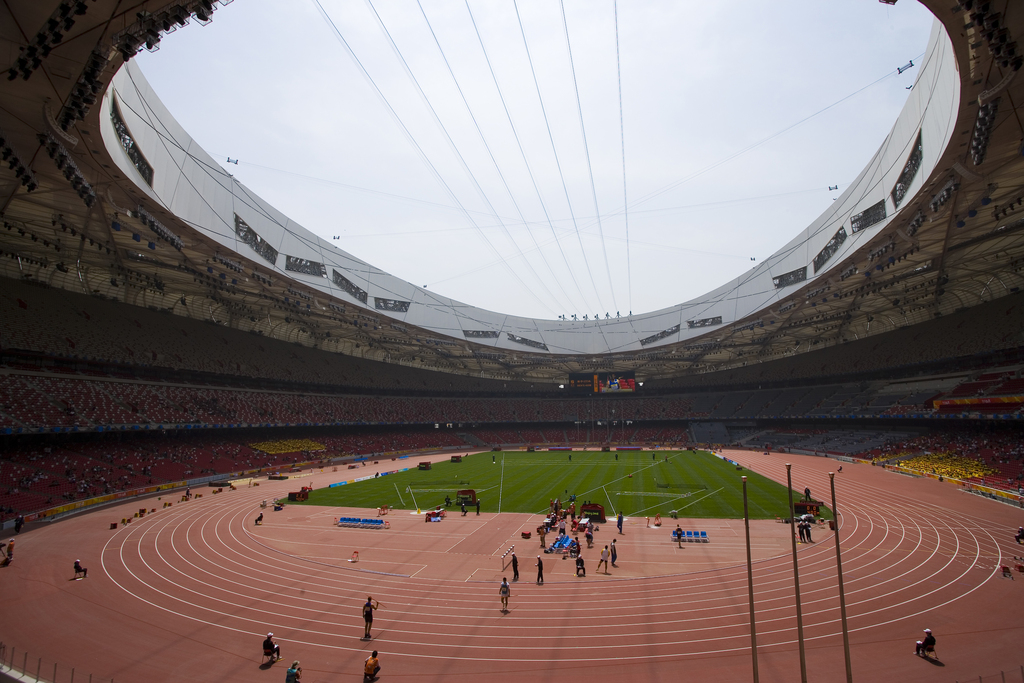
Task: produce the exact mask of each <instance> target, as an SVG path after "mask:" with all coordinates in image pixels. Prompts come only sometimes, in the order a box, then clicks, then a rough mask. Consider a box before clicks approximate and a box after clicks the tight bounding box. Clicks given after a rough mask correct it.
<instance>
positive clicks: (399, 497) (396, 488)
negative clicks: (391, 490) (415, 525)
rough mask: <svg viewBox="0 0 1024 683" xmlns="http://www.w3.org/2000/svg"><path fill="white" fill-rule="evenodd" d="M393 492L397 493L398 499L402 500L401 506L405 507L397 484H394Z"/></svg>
mask: <svg viewBox="0 0 1024 683" xmlns="http://www.w3.org/2000/svg"><path fill="white" fill-rule="evenodd" d="M394 486H395V493H397V494H398V500H401V501H402V507H405V501H404V500H402V492H401V491H399V490H398V484H395V485H394Z"/></svg>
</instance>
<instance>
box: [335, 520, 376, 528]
mask: <svg viewBox="0 0 1024 683" xmlns="http://www.w3.org/2000/svg"><path fill="white" fill-rule="evenodd" d="M338 526H347V527H358V528H360V529H383V528H384V520H383V519H359V518H358V517H339V518H338Z"/></svg>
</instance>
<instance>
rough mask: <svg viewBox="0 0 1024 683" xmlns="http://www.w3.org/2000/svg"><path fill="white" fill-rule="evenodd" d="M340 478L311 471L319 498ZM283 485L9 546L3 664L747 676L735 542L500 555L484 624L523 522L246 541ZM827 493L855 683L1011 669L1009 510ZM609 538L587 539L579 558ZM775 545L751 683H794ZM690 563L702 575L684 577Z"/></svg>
mask: <svg viewBox="0 0 1024 683" xmlns="http://www.w3.org/2000/svg"><path fill="white" fill-rule="evenodd" d="M730 457H732V458H733V459H736V460H738V461H740V462H741V463H743V464H744V465H746V466H747V467H749V468H751V469H754V470H756V471H758V472H760V473H763V474H765V475H767V476H769V477H772V478H775V479H777V480H779V481H784V480H785V467H784V462H786V461H787V460H788V461H791V462H793V463H794V467H793V470H794V487H795V488H797V489H798V490H799V489H802V488H803V487H804V486H809V487H810V488H811V490H812V491H813V492H814V493H815V495H816V496H817V497H819V498H820V497H822V495H823V494H826V495H827V491H828V476H827V472H828V470H829V469H831V468H834V467H835V465H836V463H835V462H834V461H829V460H825V459H821V458H813V457H803V456H792V455H787V456H780V455H775V454H772V455H761V454H754V453H748V452H742V453H733V454H731V455H730ZM368 469H369V468H368ZM361 473H362V472H361ZM737 474H739V473H737ZM338 476H339V475H338V474H329V473H328V474H322V475H316V476H315V477H314V478H313V480H312V481H313V482H314V485H316V486H323V485H326V484H327V483H328V482H330V481H333V480H334V479H336V478H338ZM305 481H308V480H305ZM289 486H290V487H291V488H294V487H295V483H294V482H292V483H291V484H290V485H289V484H288V483H287V482H263V483H262V484H261V486H260V487H259V488H240V489H239V490H237V491H233V492H225V493H224V494H222V495H219V496H212V495H204V497H203V498H202V499H200V500H193V501H191V502H188V503H185V504H176V505H174V506H173V507H172V508H169V509H166V510H160V511H159V512H157V513H156V514H151V515H147V516H146V517H145V518H144V519H142V520H138V521H136V522H134V523H133V524H130V525H128V526H127V527H122V528H119V529H118V530H116V531H111V530H109V528H108V527H109V522H110V521H111V520H115V519H120V518H121V517H123V516H127V515H128V514H130V513H131V511H134V510H136V509H138V508H139V507H141V506H142V503H140V502H139V501H134V502H131V503H126V504H124V505H123V506H121V507H120V508H117V509H113V510H112V509H109V508H108V509H106V510H100V511H95V512H91V513H88V514H83V515H80V516H77V517H75V518H72V519H68V520H64V521H61V522H57V523H52V524H49V525H43V526H41V527H37V528H33V529H31V530H30V531H29V532H28V533H23V534H22V535H21V537H19V538H18V541H17V560H16V561H15V562H14V563H13V564H12V565H11V566H10V567H7V568H4V569H2V570H0V577H2V579H0V600H2V602H0V604H2V605H3V612H2V613H3V620H2V625H0V640H2V641H3V642H4V644H5V645H6V646H7V650H6V654H5V657H6V658H7V659H6V663H7V664H9V663H10V660H11V648H14V652H15V654H14V659H15V664H16V665H17V667H18V668H20V667H21V664H22V662H23V655H22V654H20V653H23V652H26V651H27V652H28V653H29V658H30V660H29V666H28V669H29V670H30V672H31V673H32V674H33V675H34V673H35V668H36V666H38V664H37V659H38V658H39V657H42V658H43V662H44V663H43V665H42V667H41V670H42V672H43V677H44V679H46V680H49V679H50V677H51V675H52V671H53V663H54V662H55V661H56V662H57V663H58V677H57V680H58V681H60V682H61V683H64V682H65V681H68V680H69V677H70V669H71V667H75V669H76V672H77V678H76V680H79V681H82V680H86V678H87V674H89V673H91V674H93V675H94V678H95V679H96V680H97V681H105V680H109V679H111V678H113V679H114V680H115V681H118V682H119V683H122V682H123V683H129V682H131V681H145V682H147V683H148V682H152V683H160V682H163V681H168V682H170V681H185V680H188V681H218V682H227V683H233V682H236V681H237V682H242V681H246V682H250V681H278V680H280V679H281V678H282V677H283V675H284V671H283V670H284V669H285V668H286V663H288V662H291V661H292V660H293V659H299V660H300V661H301V662H302V667H303V678H302V680H303V683H316V682H318V681H324V682H326V681H344V680H352V681H357V680H361V679H360V676H361V663H362V661H363V659H365V657H366V656H367V655H368V653H369V651H370V650H372V649H377V650H379V651H380V653H381V654H380V658H381V665H382V667H383V669H382V672H381V674H382V680H401V681H435V680H450V679H451V678H452V677H459V678H463V679H465V678H467V677H471V678H481V677H486V680H487V683H499V682H502V681H516V682H517V683H521V682H522V681H524V680H528V681H548V680H551V681H554V680H558V681H583V680H588V679H591V678H593V677H599V678H600V679H601V680H608V681H618V680H648V681H669V680H671V681H676V680H680V679H693V680H702V681H744V680H751V677H752V675H751V653H750V632H749V623H748V606H747V582H746V568H745V566H744V564H743V562H744V554H743V546H742V542H738V541H737V538H738V535H737V534H733V536H736V537H737V538H734V539H732V540H729V539H725V538H723V540H722V542H721V543H719V544H718V545H716V541H715V540H714V539H715V537H714V535H713V536H712V538H713V540H712V543H711V544H709V545H708V546H692V547H686V548H684V549H683V550H682V551H681V552H680V551H679V550H678V549H677V548H675V547H673V546H672V545H671V544H670V543H661V540H662V539H661V538H660V537H658V538H657V539H655V536H654V535H652V534H647V535H645V533H646V532H647V531H648V530H645V529H643V528H642V524H641V525H639V526H637V525H634V526H630V527H627V529H626V534H625V535H623V536H617V539H618V545H619V547H620V551H619V552H620V556H622V557H623V558H624V559H622V560H620V568H617V569H613V570H612V572H611V574H610V575H603V574H598V573H596V572H595V570H596V564H597V552H598V549H597V548H596V547H595V549H592V550H588V551H587V554H586V555H585V556H586V557H587V564H588V571H589V572H590V574H589V576H588V577H587V578H586V579H576V578H574V577H573V576H572V574H571V569H570V568H569V564H570V563H568V562H565V563H558V562H557V561H556V560H555V559H554V558H553V556H549V555H545V556H544V558H545V565H546V572H545V573H546V575H547V576H546V578H547V583H546V585H544V586H537V585H535V584H534V583H533V578H534V576H535V574H534V567H533V562H534V560H533V558H534V556H535V552H534V549H533V546H530V545H529V544H528V543H527V542H525V541H521V544H523V545H521V547H523V546H525V547H528V548H529V549H528V550H526V551H524V552H522V554H521V555H520V560H521V562H520V564H521V573H522V579H523V580H522V581H520V582H519V583H518V584H515V585H514V586H513V590H512V599H511V601H510V611H509V613H507V614H502V613H501V612H500V611H499V607H500V604H499V602H498V595H497V581H498V579H499V577H500V576H501V575H502V574H507V575H508V576H509V577H510V578H511V570H510V569H509V570H508V571H506V572H501V571H500V559H499V558H500V555H501V553H502V552H503V549H504V548H505V547H507V542H508V539H510V538H514V536H515V535H517V534H518V530H519V529H520V528H522V527H524V526H526V524H527V521H528V520H530V519H532V518H531V517H529V516H526V515H514V514H512V515H510V514H503V515H498V516H495V515H487V516H482V517H481V518H477V519H472V517H475V516H472V515H471V517H470V518H449V519H448V520H445V521H444V522H442V523H441V524H430V525H426V526H424V525H423V524H421V523H420V520H422V517H414V516H410V515H408V513H402V512H399V513H395V514H394V515H392V516H390V517H389V518H388V519H389V520H391V521H392V526H393V528H392V529H391V530H388V531H369V530H365V531H364V530H345V529H337V528H334V527H333V526H332V525H331V518H332V515H333V516H338V515H339V514H345V513H346V512H347V511H345V510H340V511H339V510H329V509H324V508H314V507H300V506H292V507H286V509H285V512H282V513H271V512H269V511H268V512H267V513H266V523H265V524H264V525H263V526H261V527H254V526H253V525H252V518H253V517H254V516H255V514H256V510H257V509H258V505H259V502H260V500H262V499H265V498H272V497H274V496H278V495H281V494H282V492H284V491H285V490H287V489H288V488H289ZM836 490H837V498H838V501H839V508H840V512H841V515H842V524H841V529H840V534H841V540H842V543H841V545H842V550H843V571H844V576H845V579H846V581H845V588H846V602H847V609H848V614H849V626H850V643H851V651H852V656H853V673H854V680H857V681H869V680H871V681H876V680H881V681H908V682H914V681H921V682H925V681H927V682H929V683H930V682H932V681H950V683H952V681H955V680H965V679H969V678H972V677H975V678H976V677H977V676H978V675H979V674H991V673H997V672H998V671H999V670H1001V669H1003V670H1014V671H1015V670H1017V668H1018V667H1019V666H1020V664H1021V660H1022V659H1024V657H1022V655H1021V654H1020V653H1021V649H1020V645H1019V644H1020V642H1021V639H1022V636H1024V618H1022V617H1021V616H1020V608H1021V605H1022V604H1024V602H1022V591H1024V576H1022V577H1019V578H1018V580H1015V581H1011V580H1009V579H1004V578H1002V577H1001V572H1000V571H999V566H1000V564H1003V563H1006V562H1007V561H1008V560H1009V559H1010V558H1012V556H1013V555H1015V554H1024V547H1021V546H1018V545H1017V544H1016V543H1015V542H1014V539H1013V533H1014V530H1015V529H1016V528H1017V527H1018V526H1020V525H1021V524H1022V523H1024V511H1021V510H1018V509H1015V508H1012V507H1010V506H1008V505H1005V504H1000V503H996V502H993V501H989V500H985V499H982V498H978V497H975V496H972V495H970V494H966V493H963V492H961V491H959V490H957V489H956V488H955V487H954V486H952V485H949V484H940V483H939V482H937V481H933V480H929V479H912V478H909V477H904V476H901V475H897V474H893V473H890V472H885V471H884V470H882V469H881V468H872V467H869V466H866V465H851V464H846V465H845V467H844V473H843V474H841V475H837V477H836ZM203 492H204V493H205V491H203ZM147 504H148V506H149V507H153V506H154V505H156V503H155V501H152V500H150V501H148V503H147ZM157 507H159V505H157ZM363 514H364V515H365V514H366V513H365V512H364V513H363ZM369 514H370V515H371V516H372V515H373V514H374V513H372V512H370V513H369ZM275 515H276V516H275ZM413 524H415V526H413ZM700 525H701V523H696V524H694V525H687V524H686V523H685V522H684V523H683V526H684V528H685V527H687V526H691V528H697V527H699V526H700ZM740 526H741V525H740ZM611 528H612V527H611V525H607V526H606V527H605V528H604V529H602V531H601V532H600V534H599V544H600V543H601V542H607V541H608V540H610V537H611ZM781 529H784V527H783V526H782V525H777V524H775V523H774V522H758V523H754V524H752V535H753V536H754V537H755V539H762V538H764V539H769V538H770V537H774V538H776V539H778V538H779V533H780V530H781ZM727 531H728V529H727V528H723V531H722V536H723V537H726V536H728V533H727ZM657 533H658V534H661V535H664V536H667V534H668V531H667V530H664V531H659V532H657ZM781 533H783V534H784V531H783V532H781ZM786 538H787V542H786V543H785V544H778V543H776V544H775V545H774V546H773V545H772V544H771V543H767V544H765V545H762V546H761V552H760V556H761V557H762V559H760V560H758V561H757V562H755V567H754V583H755V603H756V608H757V638H758V656H759V669H760V680H761V681H764V682H765V683H773V682H776V681H778V682H782V681H796V680H799V673H800V671H799V662H798V655H797V652H798V650H797V643H796V619H795V603H794V598H793V577H792V559H791V556H790V554H789V552H788V536H787V537H786ZM815 541H816V542H815V543H812V544H805V545H801V546H800V551H799V563H800V577H801V588H802V597H803V600H802V605H803V615H804V627H805V633H806V638H807V640H806V648H807V669H808V679H809V680H810V681H822V682H824V681H839V680H843V679H844V657H843V648H842V638H841V630H840V618H839V603H838V588H837V581H836V569H835V552H834V548H835V546H834V540H833V536H832V535H831V534H830V533H829V532H827V531H820V530H818V531H816V535H815ZM533 542H535V541H531V542H530V543H533ZM353 547H359V548H361V549H362V550H361V555H362V558H361V561H360V562H359V563H349V562H348V561H347V560H348V558H349V553H350V552H351V549H352V548H353ZM779 547H781V548H782V552H781V553H777V552H775V551H774V550H773V551H771V552H768V551H767V550H766V549H771V548H779ZM723 548H724V549H725V550H724V551H723ZM723 552H725V556H723V555H722V553H723ZM687 553H689V555H687ZM699 553H704V555H701V557H705V556H706V557H707V558H710V559H709V561H711V564H713V566H714V568H713V569H707V570H704V571H691V569H692V566H694V565H692V564H690V562H692V558H694V557H696V556H697V555H696V554H699ZM716 553H717V554H716ZM76 558H77V559H81V560H82V563H83V564H84V565H85V566H87V567H89V569H90V573H89V578H88V579H85V580H78V581H74V580H70V579H71V571H70V567H71V564H72V563H73V561H74V560H75V559H76ZM625 558H629V561H628V562H627V561H626V560H625ZM672 558H677V559H676V560H675V562H677V565H673V564H672V561H673V560H672ZM683 558H685V560H684V559H683ZM712 560H713V561H712ZM699 564H700V562H697V565H699ZM368 594H372V595H373V596H374V598H376V599H379V600H380V601H381V602H382V603H383V608H382V609H381V610H380V611H379V612H378V613H377V617H376V620H375V623H374V630H373V635H374V637H373V640H372V641H370V642H366V641H362V640H360V636H361V635H362V618H361V615H360V606H361V604H362V603H363V602H364V601H365V598H366V596H367V595H368ZM925 627H929V628H931V629H933V631H934V632H935V635H936V637H937V638H938V647H937V650H938V652H939V655H940V657H941V661H942V664H941V665H939V664H933V663H929V662H927V661H925V660H922V659H920V658H917V657H915V656H913V654H912V650H913V641H914V640H916V639H917V638H918V637H919V634H920V631H921V629H923V628H925ZM268 630H271V631H273V632H274V633H275V639H276V640H277V641H278V642H279V643H280V645H281V647H282V651H283V655H284V660H285V662H282V663H278V664H275V665H273V666H272V667H269V666H261V664H260V642H261V640H262V638H263V636H264V635H265V634H266V632H267V631H268Z"/></svg>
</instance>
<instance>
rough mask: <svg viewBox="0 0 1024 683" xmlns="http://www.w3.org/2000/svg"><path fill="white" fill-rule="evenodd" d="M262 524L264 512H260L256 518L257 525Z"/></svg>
mask: <svg viewBox="0 0 1024 683" xmlns="http://www.w3.org/2000/svg"><path fill="white" fill-rule="evenodd" d="M260 524H263V513H262V512H261V513H260V516H259V517H257V518H256V525H257V526H258V525H260Z"/></svg>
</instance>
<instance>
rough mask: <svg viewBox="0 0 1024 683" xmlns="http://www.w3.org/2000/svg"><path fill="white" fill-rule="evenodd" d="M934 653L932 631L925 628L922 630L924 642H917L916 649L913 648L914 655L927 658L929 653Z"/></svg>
mask: <svg viewBox="0 0 1024 683" xmlns="http://www.w3.org/2000/svg"><path fill="white" fill-rule="evenodd" d="M934 651H935V636H933V635H932V630H931V629H930V628H926V629H925V630H924V640H919V641H917V647H916V648H914V654H915V655H920V656H923V657H927V656H928V653H929V652H934Z"/></svg>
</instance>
